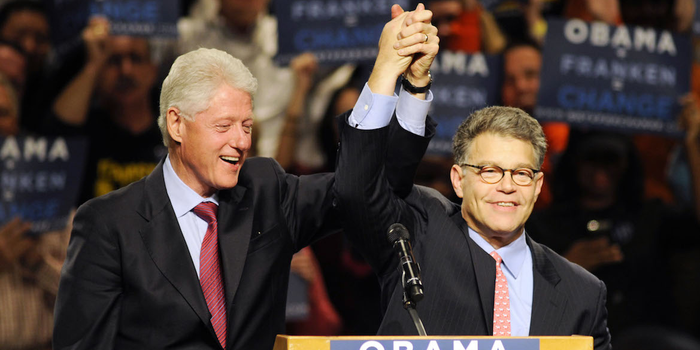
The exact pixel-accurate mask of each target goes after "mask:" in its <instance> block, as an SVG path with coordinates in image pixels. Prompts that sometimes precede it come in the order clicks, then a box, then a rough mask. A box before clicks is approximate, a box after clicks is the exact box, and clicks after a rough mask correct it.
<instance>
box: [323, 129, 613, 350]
mask: <svg viewBox="0 0 700 350" xmlns="http://www.w3.org/2000/svg"><path fill="white" fill-rule="evenodd" d="M433 132H434V128H433V127H432V125H429V128H428V129H427V134H428V137H426V138H421V139H422V140H420V139H419V140H417V142H420V143H421V144H426V143H427V142H428V140H429V138H430V136H431V135H432V133H433ZM386 134H387V131H386V130H383V129H379V130H372V131H361V130H356V129H354V128H351V127H347V126H344V127H343V128H342V130H341V146H340V158H339V163H338V168H337V169H336V173H337V176H336V184H335V187H336V189H335V190H336V191H337V196H338V200H339V203H338V206H339V208H340V210H341V213H342V215H343V216H344V219H345V220H344V227H345V230H346V234H347V235H348V237H349V238H350V239H351V240H352V241H353V242H354V243H355V244H356V245H357V246H358V247H359V248H360V249H361V250H362V251H363V253H364V254H365V256H366V258H368V260H369V261H370V264H371V265H372V266H373V268H374V269H375V271H376V272H377V274H378V276H379V278H380V284H381V287H382V306H383V308H384V310H383V311H384V319H383V321H382V324H381V326H380V329H379V333H380V334H387V335H389V334H390V335H396V334H417V332H416V329H415V327H414V325H413V322H412V321H411V319H410V317H409V314H408V313H407V312H406V311H405V310H404V309H403V304H402V287H401V281H400V277H401V273H400V271H399V270H398V266H399V261H398V258H397V256H396V254H395V253H394V252H393V250H392V248H391V245H390V243H389V242H388V240H387V239H386V229H387V228H388V227H389V226H390V225H391V224H392V223H394V222H401V223H403V224H404V225H405V226H406V227H407V228H408V229H409V231H410V232H411V234H412V241H413V246H414V254H415V258H416V260H417V261H418V263H419V264H420V267H421V270H422V278H423V285H424V291H425V298H424V299H423V300H422V301H421V302H420V303H418V313H419V315H420V316H421V318H422V321H423V324H424V326H425V328H426V332H427V333H428V334H429V335H439V334H443V335H491V334H493V330H492V324H493V295H494V284H495V273H496V271H495V264H494V260H493V258H491V257H490V256H489V255H488V254H487V253H486V252H484V251H483V250H482V249H481V248H479V247H478V245H477V244H476V243H475V242H474V241H472V240H471V239H470V238H469V234H468V231H467V229H468V228H467V224H466V222H465V221H464V219H463V218H462V216H461V212H460V207H459V206H458V205H455V204H453V203H451V202H449V201H448V200H447V199H446V198H445V197H443V196H442V195H440V194H439V193H437V191H434V190H430V189H427V188H424V187H414V188H413V190H412V191H411V192H410V194H409V195H408V196H407V197H406V198H400V197H399V196H396V195H395V194H393V193H392V191H391V190H390V185H389V183H388V181H387V180H386V178H387V176H386V174H385V166H384V164H383V162H382V159H381V156H379V155H382V154H384V153H385V152H386V151H387V149H391V148H395V147H404V145H397V144H393V143H387V142H386ZM387 147H389V148H387ZM413 147H414V149H419V148H420V147H419V146H415V145H414V146H413ZM387 171H390V172H391V170H390V169H388V166H387ZM527 244H528V246H529V247H530V250H531V251H532V258H533V268H534V271H533V272H534V276H533V277H534V290H533V292H534V293H533V304H532V315H531V319H532V320H531V325H530V335H572V334H580V335H591V336H593V337H594V343H595V348H596V349H599V350H600V349H609V348H610V335H609V332H608V330H607V327H606V319H607V311H606V308H605V300H606V290H605V285H604V284H603V283H602V282H601V281H600V280H598V279H597V278H595V277H594V276H593V275H591V274H590V273H588V272H587V271H585V270H584V269H583V268H581V267H579V266H578V265H575V264H572V263H570V262H568V261H567V260H565V259H564V258H562V257H560V256H559V255H557V254H556V253H554V252H553V251H551V250H550V249H548V248H547V247H545V246H542V245H540V244H538V243H536V242H534V241H533V240H532V239H530V238H529V237H528V238H527Z"/></svg>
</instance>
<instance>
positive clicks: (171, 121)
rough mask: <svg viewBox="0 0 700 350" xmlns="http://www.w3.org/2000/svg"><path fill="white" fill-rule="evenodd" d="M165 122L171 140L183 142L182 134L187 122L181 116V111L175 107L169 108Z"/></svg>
mask: <svg viewBox="0 0 700 350" xmlns="http://www.w3.org/2000/svg"><path fill="white" fill-rule="evenodd" d="M165 122H166V125H167V128H168V134H170V138H171V139H172V140H173V141H175V142H177V143H180V142H182V132H183V128H184V122H185V120H184V117H183V116H181V115H180V110H179V109H177V108H175V107H170V108H168V111H167V112H166V114H165Z"/></svg>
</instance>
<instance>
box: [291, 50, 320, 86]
mask: <svg viewBox="0 0 700 350" xmlns="http://www.w3.org/2000/svg"><path fill="white" fill-rule="evenodd" d="M289 67H290V68H291V69H292V71H293V72H294V76H295V78H296V88H297V89H302V90H304V91H308V90H309V89H310V88H311V85H312V84H313V81H314V74H315V73H316V71H318V60H317V59H316V56H314V54H312V53H310V52H306V53H302V54H301V55H299V56H296V57H294V58H293V59H292V61H291V62H290V63H289Z"/></svg>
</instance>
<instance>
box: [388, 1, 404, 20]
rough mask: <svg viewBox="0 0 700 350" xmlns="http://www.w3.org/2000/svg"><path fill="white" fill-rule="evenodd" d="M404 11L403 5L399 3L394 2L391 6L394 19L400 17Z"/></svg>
mask: <svg viewBox="0 0 700 350" xmlns="http://www.w3.org/2000/svg"><path fill="white" fill-rule="evenodd" d="M403 12H404V11H403V9H402V8H401V5H399V4H394V5H393V6H391V19H394V18H396V17H398V16H399V15H400V14H402V13H403Z"/></svg>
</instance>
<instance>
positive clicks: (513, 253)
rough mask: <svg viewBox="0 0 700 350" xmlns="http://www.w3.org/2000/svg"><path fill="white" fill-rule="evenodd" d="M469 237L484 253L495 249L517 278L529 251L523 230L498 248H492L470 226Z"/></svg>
mask: <svg viewBox="0 0 700 350" xmlns="http://www.w3.org/2000/svg"><path fill="white" fill-rule="evenodd" d="M469 238H471V239H472V240H473V241H474V242H476V244H477V245H478V246H479V247H480V248H481V249H483V250H484V251H485V252H486V253H489V254H491V252H493V251H494V250H495V251H496V252H497V253H498V255H500V256H501V259H503V264H504V265H505V267H506V268H507V269H508V270H510V272H511V274H512V275H513V277H515V278H516V279H517V278H518V275H520V270H521V269H522V267H523V262H524V261H525V257H526V256H527V255H526V254H528V253H529V252H530V249H529V248H528V246H527V242H526V241H525V232H523V234H521V235H520V237H518V238H517V239H516V240H515V241H513V242H511V243H510V244H508V245H507V246H504V247H501V248H499V249H494V248H493V247H492V246H491V245H490V244H489V243H488V242H486V240H485V239H484V238H483V237H481V236H480V235H479V234H478V233H476V231H474V230H472V228H471V227H470V228H469Z"/></svg>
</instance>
